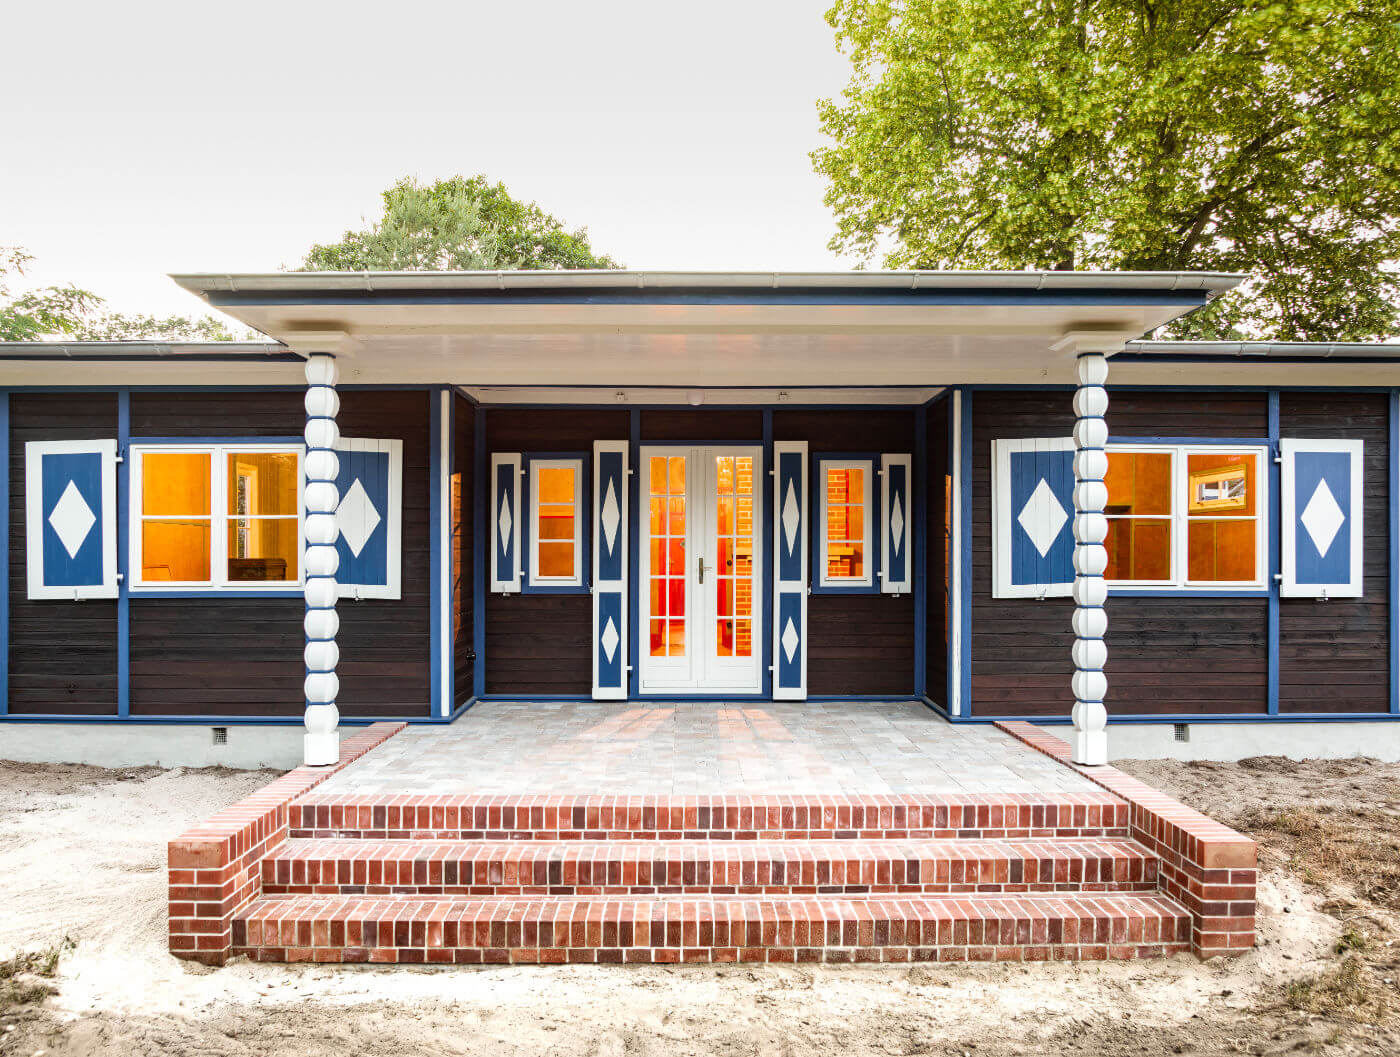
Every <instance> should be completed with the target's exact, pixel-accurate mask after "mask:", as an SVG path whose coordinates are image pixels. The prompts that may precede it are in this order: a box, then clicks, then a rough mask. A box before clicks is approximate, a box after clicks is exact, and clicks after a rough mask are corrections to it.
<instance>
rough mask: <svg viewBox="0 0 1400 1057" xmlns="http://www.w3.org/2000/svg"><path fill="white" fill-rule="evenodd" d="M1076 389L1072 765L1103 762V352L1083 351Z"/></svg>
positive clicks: (1105, 402) (1105, 736)
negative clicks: (1073, 763)
mask: <svg viewBox="0 0 1400 1057" xmlns="http://www.w3.org/2000/svg"><path fill="white" fill-rule="evenodd" d="M1077 369H1078V377H1079V387H1078V389H1076V390H1075V394H1074V415H1075V423H1074V606H1075V609H1074V647H1073V649H1072V651H1071V656H1072V657H1073V659H1074V676H1073V681H1072V687H1073V690H1074V710H1073V712H1072V713H1071V717H1072V719H1073V720H1074V737H1073V743H1072V745H1071V752H1072V758H1073V759H1074V762H1075V763H1081V764H1091V765H1100V764H1106V763H1108V733H1107V731H1106V729H1105V728H1106V727H1107V725H1108V711H1107V709H1106V708H1105V707H1104V697H1105V695H1106V694H1107V693H1108V679H1107V677H1106V676H1105V675H1104V664H1105V662H1106V661H1107V660H1108V649H1107V647H1106V646H1105V645H1104V633H1105V632H1106V631H1107V630H1108V615H1107V613H1106V612H1105V610H1104V602H1105V601H1106V600H1107V598H1108V585H1107V582H1106V581H1105V580H1104V571H1105V570H1106V569H1107V568H1108V550H1107V549H1106V548H1105V547H1104V540H1105V539H1106V538H1107V537H1108V520H1107V519H1106V518H1105V517H1104V508H1105V507H1106V506H1107V505H1108V487H1107V486H1106V485H1105V484H1104V478H1105V477H1106V476H1107V475H1108V453H1107V452H1106V451H1105V450H1104V449H1105V446H1106V445H1107V443H1108V423H1107V422H1105V421H1104V415H1105V413H1106V412H1107V411H1108V390H1106V389H1105V388H1104V383H1105V382H1107V381H1108V360H1107V359H1106V358H1105V357H1104V354H1103V353H1102V352H1084V353H1081V354H1080V355H1079V361H1078V364H1077Z"/></svg>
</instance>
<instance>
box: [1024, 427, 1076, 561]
mask: <svg viewBox="0 0 1400 1057" xmlns="http://www.w3.org/2000/svg"><path fill="white" fill-rule="evenodd" d="M1010 499H1011V526H1010V534H1011V583H1012V584H1014V585H1017V586H1034V585H1041V584H1044V585H1048V584H1065V583H1070V582H1072V581H1073V580H1074V532H1073V524H1074V452H1073V451H1067V450H1055V451H1020V452H1012V453H1011V482H1010Z"/></svg>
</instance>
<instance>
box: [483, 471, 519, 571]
mask: <svg viewBox="0 0 1400 1057" xmlns="http://www.w3.org/2000/svg"><path fill="white" fill-rule="evenodd" d="M490 495H491V511H490V518H491V590H493V591H502V592H509V591H519V590H520V453H519V452H513V453H509V454H505V453H500V452H498V453H496V454H494V455H492V456H491V491H490Z"/></svg>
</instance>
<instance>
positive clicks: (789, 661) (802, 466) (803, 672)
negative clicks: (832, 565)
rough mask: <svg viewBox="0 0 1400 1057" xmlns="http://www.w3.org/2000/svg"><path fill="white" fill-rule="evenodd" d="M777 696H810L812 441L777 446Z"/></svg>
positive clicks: (775, 476) (775, 679)
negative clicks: (809, 475)
mask: <svg viewBox="0 0 1400 1057" xmlns="http://www.w3.org/2000/svg"><path fill="white" fill-rule="evenodd" d="M773 458H774V461H775V463H776V466H775V472H774V474H773V536H774V540H773V553H774V554H775V555H776V556H777V560H776V561H775V562H774V563H773V616H774V619H773V698H774V699H775V700H780V701H782V700H786V701H801V700H804V699H805V698H806V697H807V538H808V533H807V510H808V498H807V442H806V441H779V442H777V443H775V444H774V445H773Z"/></svg>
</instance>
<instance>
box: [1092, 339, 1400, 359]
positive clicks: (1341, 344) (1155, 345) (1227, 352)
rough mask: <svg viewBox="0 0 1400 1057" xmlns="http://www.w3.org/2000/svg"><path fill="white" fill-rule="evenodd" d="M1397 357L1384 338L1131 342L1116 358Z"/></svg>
mask: <svg viewBox="0 0 1400 1057" xmlns="http://www.w3.org/2000/svg"><path fill="white" fill-rule="evenodd" d="M1178 357H1190V358H1191V359H1227V360H1229V359H1269V358H1291V359H1315V360H1329V359H1337V360H1342V359H1370V360H1400V343H1397V342H1384V341H1350V342H1347V341H1337V342H1311V341H1130V342H1128V343H1127V344H1126V345H1125V346H1124V349H1123V352H1121V353H1119V354H1118V356H1117V357H1115V359H1120V358H1142V359H1158V358H1162V359H1168V358H1178Z"/></svg>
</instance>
